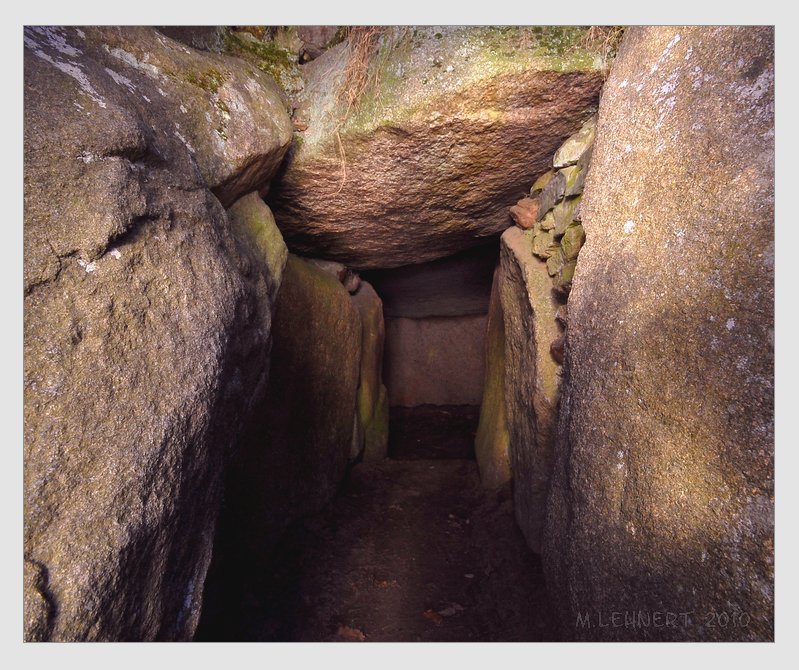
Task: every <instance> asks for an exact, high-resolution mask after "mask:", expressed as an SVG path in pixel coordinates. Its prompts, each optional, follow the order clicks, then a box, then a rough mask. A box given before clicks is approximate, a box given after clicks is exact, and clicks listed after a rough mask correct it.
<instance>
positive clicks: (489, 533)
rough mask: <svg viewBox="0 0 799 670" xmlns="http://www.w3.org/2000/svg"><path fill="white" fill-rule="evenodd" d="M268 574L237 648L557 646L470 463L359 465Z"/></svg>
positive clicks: (515, 535)
mask: <svg viewBox="0 0 799 670" xmlns="http://www.w3.org/2000/svg"><path fill="white" fill-rule="evenodd" d="M265 568H266V571H265V574H263V575H261V577H263V578H265V579H264V583H263V586H262V587H261V588H259V589H258V590H259V592H257V593H251V594H249V597H248V598H247V599H246V603H245V607H246V611H240V612H238V613H236V614H237V615H238V616H241V618H242V622H243V624H244V627H243V628H242V629H240V631H241V633H242V637H241V638H240V639H248V640H262V641H279V640H282V641H298V642H299V641H307V642H311V641H335V640H354V641H360V640H365V641H395V642H399V641H410V642H413V641H500V640H502V641H537V640H552V639H554V637H553V629H554V625H553V624H554V622H553V621H552V620H551V616H550V614H549V612H550V608H549V606H548V604H547V599H546V594H545V590H544V584H543V578H542V574H541V567H540V562H539V560H538V557H537V556H536V555H534V554H532V553H531V552H530V551H529V550H528V549H527V546H526V545H525V543H524V540H523V538H522V536H521V533H520V532H519V530H518V528H517V527H516V525H515V523H514V521H513V516H512V507H511V502H510V499H509V495H508V493H507V492H505V493H504V494H486V493H484V492H483V491H481V489H480V486H479V480H478V475H477V468H476V464H475V462H474V461H471V460H413V461H391V460H387V461H383V462H381V463H378V464H374V465H371V464H360V465H356V466H355V467H354V468H353V469H352V472H351V473H350V476H349V478H348V480H347V482H346V483H345V485H344V487H343V489H342V491H341V494H340V495H339V496H338V497H337V498H336V499H335V501H334V502H333V503H332V504H331V505H330V506H329V508H328V509H327V510H326V511H325V512H323V513H322V514H320V515H318V516H316V517H314V518H312V519H309V520H306V521H304V522H303V523H301V524H298V525H297V526H296V527H295V528H294V529H293V530H292V531H291V532H290V533H289V534H288V536H287V537H286V538H285V540H284V541H283V542H282V543H281V546H280V549H279V551H278V552H277V554H276V556H275V560H274V562H273V564H272V565H269V566H265Z"/></svg>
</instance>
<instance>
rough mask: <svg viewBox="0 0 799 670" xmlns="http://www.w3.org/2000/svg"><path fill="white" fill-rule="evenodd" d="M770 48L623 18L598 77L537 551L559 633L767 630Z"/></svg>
mask: <svg viewBox="0 0 799 670" xmlns="http://www.w3.org/2000/svg"><path fill="white" fill-rule="evenodd" d="M773 40H774V32H773V29H772V28H756V27H743V28H735V27H718V28H717V27H694V28H690V27H689V28H672V27H660V28H634V29H630V30H629V31H628V33H627V35H626V37H625V39H624V42H623V44H622V47H621V51H620V53H619V56H618V58H617V60H616V62H615V64H614V66H613V70H612V72H611V75H610V78H609V79H608V81H607V84H606V86H605V90H604V93H603V97H602V104H601V107H600V112H599V123H598V126H597V130H596V133H597V135H596V144H595V146H594V155H593V159H592V161H593V162H592V167H591V171H590V172H589V174H588V178H587V183H586V192H585V201H584V204H583V208H582V221H583V225H584V226H585V229H586V233H587V244H586V246H585V247H584V248H583V251H582V252H581V254H580V259H579V262H578V267H577V272H576V276H575V280H574V288H573V290H572V293H571V297H570V300H569V319H568V321H569V326H568V345H567V351H566V363H565V370H566V374H567V379H568V383H567V384H565V386H564V388H565V389H566V392H565V395H564V397H563V400H562V411H561V416H560V422H559V427H558V439H557V447H556V452H557V464H556V467H555V471H554V477H553V484H552V490H551V495H550V498H549V502H548V514H547V524H546V535H545V543H544V565H545V570H546V574H547V582H548V584H549V585H550V586H551V588H552V591H553V595H554V598H553V602H554V603H557V604H558V605H559V608H560V613H561V618H562V624H563V631H564V634H565V635H566V636H567V637H572V638H580V639H603V640H605V639H614V640H617V639H634V640H648V639H663V640H719V639H727V640H771V639H773V636H774V628H773V615H774V610H773V607H774V604H773V594H774V591H773V587H774V581H773V580H774V572H773V559H774V555H773V548H774V545H773V540H774V526H773V522H774V516H773V514H774V498H773V495H774V460H773V458H774V442H773V439H774V435H773V428H774V415H773V393H774V385H773V380H774V358H773V356H774V348H773V347H774V339H773V338H774V331H773V327H774V320H773V306H774V303H773V270H774V267H773V258H774V256H773V253H774V248H773V232H774V228H773V226H774V185H773V176H774V172H773V170H774V165H773V160H774V125H773V124H774V116H773V114H774V107H773V104H774V88H773V76H774V51H773V48H774V42H773ZM631 119H635V120H636V122H635V123H631V122H630V120H631ZM753 240H756V241H757V242H756V243H754V244H753ZM613 612H621V613H628V612H630V613H639V612H641V613H643V617H642V618H641V619H640V620H642V621H643V623H638V625H636V626H635V627H631V626H627V625H624V621H625V618H624V617H622V618H621V619H619V618H618V617H617V619H616V624H613V623H612V613H613ZM667 613H670V614H668V615H667ZM658 614H659V622H660V625H658V624H657V623H656V622H655V621H656V620H655V618H654V617H655V616H656V615H658ZM578 615H580V616H581V619H580V620H579V621H578ZM683 615H685V616H683ZM600 617H602V620H603V621H604V623H605V624H606V625H605V626H604V627H600V626H599V621H600V619H599V618H600ZM647 617H648V620H649V624H647V623H646V622H647ZM619 621H621V622H622V623H621V624H619Z"/></svg>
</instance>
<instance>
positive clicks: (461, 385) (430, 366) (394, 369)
mask: <svg viewBox="0 0 799 670" xmlns="http://www.w3.org/2000/svg"><path fill="white" fill-rule="evenodd" d="M485 325H486V317H485V315H482V314H478V315H470V316H451V317H428V318H425V319H386V362H385V370H386V387H387V388H388V397H389V403H390V404H391V405H392V406H394V405H398V406H401V407H414V406H416V405H479V404H480V400H481V399H482V396H483V375H484V372H483V370H484V367H483V366H484V352H483V342H484V338H485Z"/></svg>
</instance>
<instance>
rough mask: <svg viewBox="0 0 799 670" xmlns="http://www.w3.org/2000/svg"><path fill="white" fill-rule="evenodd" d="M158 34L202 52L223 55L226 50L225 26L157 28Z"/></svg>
mask: <svg viewBox="0 0 799 670" xmlns="http://www.w3.org/2000/svg"><path fill="white" fill-rule="evenodd" d="M156 27H157V29H158V32H160V33H163V34H164V35H166V36H167V37H171V38H172V39H173V40H177V41H178V42H183V44H187V45H188V46H190V47H194V48H195V49H200V50H201V51H214V52H216V53H221V52H222V51H223V50H224V48H225V27H224V26H156Z"/></svg>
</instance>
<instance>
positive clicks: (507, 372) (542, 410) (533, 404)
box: [475, 117, 596, 551]
mask: <svg viewBox="0 0 799 670" xmlns="http://www.w3.org/2000/svg"><path fill="white" fill-rule="evenodd" d="M595 126H596V118H595V117H591V118H590V119H589V120H587V121H586V122H585V123H584V125H583V126H582V127H581V128H580V129H579V130H578V132H577V133H575V134H574V135H573V136H571V137H570V138H568V139H567V140H566V142H565V143H564V144H563V145H562V146H561V147H560V148H559V149H558V150H557V152H556V153H555V156H554V158H553V161H552V162H553V169H551V170H549V171H547V172H546V173H544V174H543V175H541V176H540V177H539V178H538V179H537V180H536V182H535V183H534V184H533V187H532V189H531V197H529V198H524V199H522V200H520V201H519V203H518V204H517V205H515V206H514V207H512V208H511V210H510V215H511V218H512V219H513V221H514V222H515V223H516V226H515V227H513V228H509V229H508V230H506V231H505V233H504V234H503V235H502V238H501V243H500V247H501V251H500V265H499V268H498V271H497V273H496V275H495V278H494V288H493V292H494V294H495V295H496V297H497V300H495V301H494V302H493V303H492V308H491V309H492V312H491V315H490V317H489V328H488V333H487V341H488V344H487V348H486V386H485V393H484V396H483V405H482V408H481V416H480V426H479V428H478V432H477V436H476V442H475V453H476V455H477V460H478V466H479V468H480V473H481V478H482V481H483V484H484V485H485V486H486V487H489V488H496V487H499V486H502V485H503V484H505V483H506V482H508V481H509V480H510V479H512V480H513V495H514V510H515V514H516V519H517V521H518V523H519V526H520V528H521V529H522V532H523V533H524V535H525V538H526V539H527V543H528V544H529V545H530V547H531V548H532V549H533V550H534V551H540V549H541V534H542V529H543V522H544V514H545V506H546V497H547V492H548V490H549V481H550V477H551V473H552V463H553V453H554V439H555V425H556V422H557V414H558V403H559V400H560V373H561V369H560V365H561V363H562V362H563V346H564V340H565V333H564V328H565V324H566V300H567V298H568V294H569V291H570V290H571V282H572V277H573V275H574V268H575V266H576V263H577V255H578V254H579V252H580V248H581V247H582V244H583V242H584V240H585V234H584V232H583V228H582V225H581V223H580V202H581V200H582V191H583V184H584V183H585V177H586V174H587V172H588V167H589V163H590V156H591V148H592V145H593V140H594V129H595ZM500 320H501V323H500ZM498 394H499V397H500V398H501V400H500V401H498V400H497V397H498Z"/></svg>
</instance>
